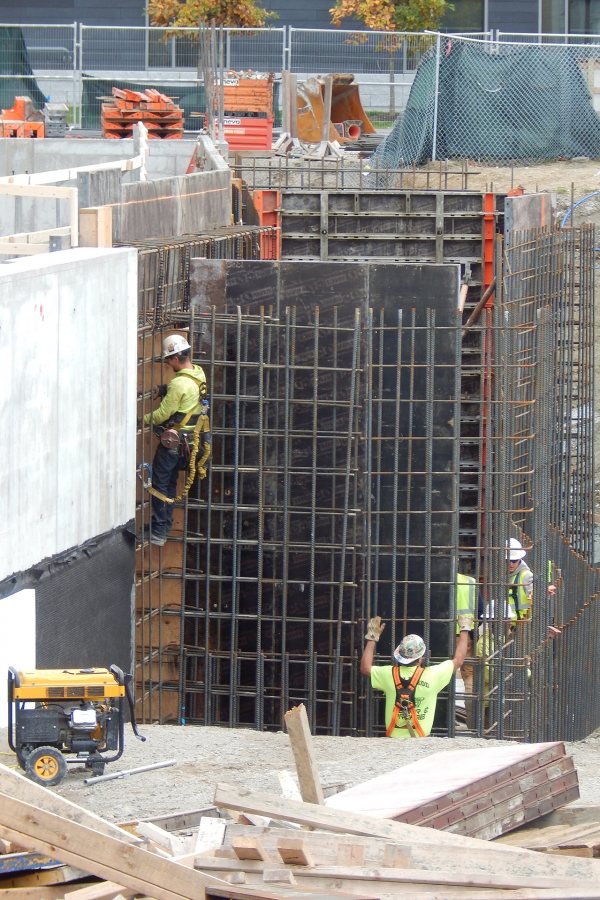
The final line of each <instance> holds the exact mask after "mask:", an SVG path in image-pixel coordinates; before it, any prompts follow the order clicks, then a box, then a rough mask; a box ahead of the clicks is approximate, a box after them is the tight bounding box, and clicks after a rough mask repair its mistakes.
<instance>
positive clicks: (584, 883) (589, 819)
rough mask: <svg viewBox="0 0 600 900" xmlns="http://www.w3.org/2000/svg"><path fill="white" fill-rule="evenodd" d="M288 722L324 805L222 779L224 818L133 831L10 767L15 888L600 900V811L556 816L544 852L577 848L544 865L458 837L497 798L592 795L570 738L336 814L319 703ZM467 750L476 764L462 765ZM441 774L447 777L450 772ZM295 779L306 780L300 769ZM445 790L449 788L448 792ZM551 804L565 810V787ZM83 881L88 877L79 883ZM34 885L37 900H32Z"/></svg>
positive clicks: (5, 776) (10, 872)
mask: <svg viewBox="0 0 600 900" xmlns="http://www.w3.org/2000/svg"><path fill="white" fill-rule="evenodd" d="M285 722H286V726H287V729H288V733H289V737H290V742H291V745H292V750H293V754H294V759H295V762H296V767H297V774H298V780H299V782H300V788H301V792H302V796H305V797H306V796H310V797H312V798H313V802H305V801H303V800H301V799H299V792H297V791H296V790H295V786H294V785H293V784H292V787H294V790H291V791H290V790H289V789H288V790H287V791H286V793H287V794H288V796H286V797H282V798H280V797H275V796H270V795H266V794H259V793H252V792H250V791H248V790H246V789H244V788H237V789H236V788H233V787H231V786H229V785H218V786H217V789H216V792H215V796H214V804H215V807H216V809H215V808H213V809H202V810H196V811H192V812H188V813H180V814H175V815H170V816H162V817H160V818H157V819H155V820H146V821H141V822H138V823H129V824H128V825H127V830H126V829H125V828H124V827H120V826H117V825H113V824H111V823H109V822H106V821H104V820H103V819H100V818H99V817H97V816H95V815H94V814H92V813H89V812H87V811H86V810H84V809H82V808H81V807H78V806H76V805H75V804H73V803H70V802H69V801H67V800H65V799H63V798H61V797H59V796H56V795H55V794H53V793H52V792H50V791H49V790H47V789H45V788H43V787H41V786H39V785H36V784H34V783H32V782H30V781H28V780H27V779H25V778H24V777H23V776H21V775H20V774H18V773H16V772H13V771H11V770H9V769H6V768H4V767H3V766H0V838H1V839H2V841H3V844H2V847H1V848H0V852H1V850H2V849H4V851H5V853H7V852H11V851H13V855H14V857H15V858H14V860H8V861H7V864H6V866H2V864H1V863H0V890H1V889H2V888H3V887H11V888H27V890H28V900H37V898H39V900H42V898H43V900H46V898H51V900H54V898H63V897H66V893H67V892H71V891H73V890H74V889H75V891H76V895H74V896H73V897H70V900H111V898H113V900H116V898H117V897H121V896H123V897H127V898H129V897H132V896H133V895H134V894H135V895H136V896H138V897H139V896H140V895H141V896H142V897H156V898H158V900H183V898H190V900H191V898H194V900H195V898H201V897H205V898H213V897H215V898H216V897H225V898H231V900H233V898H235V900H245V898H251V897H261V898H265V900H285V898H297V900H300V898H304V897H308V896H310V897H311V898H322V900H325V898H335V897H347V898H350V897H352V898H357V897H361V898H364V900H376V898H379V900H385V898H392V897H407V896H413V895H416V894H418V896H419V898H430V900H433V898H442V897H443V898H457V900H458V898H459V897H474V898H475V897H481V896H485V897H490V898H496V897H503V898H509V900H525V898H547V900H554V898H564V900H567V898H569V900H574V898H581V900H587V898H599V900H600V887H598V885H600V861H597V860H595V859H592V858H585V857H591V856H592V854H593V849H594V846H595V844H594V843H593V842H594V841H596V840H600V811H596V813H598V814H597V815H595V812H594V811H593V810H588V811H586V814H585V816H582V817H581V818H575V819H574V820H573V821H571V820H568V819H565V815H566V811H564V810H562V811H560V812H554V813H553V814H552V815H553V816H554V817H555V818H557V817H559V816H562V817H563V818H561V819H559V820H557V821H552V825H551V826H549V830H548V828H546V829H542V828H540V829H539V834H538V839H537V840H533V838H532V837H531V835H530V836H529V837H526V838H525V840H526V841H527V843H528V845H529V844H531V843H536V844H538V845H540V847H539V848H540V849H542V846H541V845H542V844H543V838H542V837H541V835H542V832H543V831H544V830H545V831H546V832H548V833H549V834H550V832H551V843H552V841H554V842H555V843H556V841H557V840H559V831H560V830H561V829H562V838H563V839H564V840H565V841H567V842H570V843H568V846H566V847H564V848H562V847H560V846H557V847H556V848H552V850H561V849H565V850H567V851H568V850H569V849H571V850H574V851H575V852H574V853H572V854H571V855H570V858H569V859H568V860H565V859H563V858H561V854H560V853H557V852H552V850H551V851H550V852H549V853H548V854H544V855H540V854H539V853H535V852H533V851H532V850H530V849H523V848H522V847H521V846H507V845H506V844H504V843H500V842H493V843H491V842H489V841H485V840H481V839H478V838H473V837H468V836H463V835H462V834H451V833H449V831H450V830H451V829H452V828H453V827H454V825H455V824H456V820H455V814H457V813H462V812H464V813H465V815H464V816H463V819H464V821H466V822H469V823H470V825H472V824H473V822H474V821H475V819H476V818H477V816H476V814H475V813H474V812H473V810H471V812H473V815H472V816H469V814H468V813H469V809H470V806H474V807H476V806H479V808H480V809H481V810H482V812H483V814H484V815H485V814H486V812H487V810H488V809H489V803H487V800H488V799H489V797H490V796H491V797H493V799H494V800H495V801H496V803H497V804H498V806H499V808H503V802H504V801H508V802H509V803H511V804H512V807H511V808H514V809H520V805H519V803H520V798H522V797H526V796H527V795H528V794H531V796H533V794H532V792H533V793H536V792H537V795H538V801H537V802H538V805H539V807H540V808H543V806H544V800H545V799H547V793H548V791H547V787H548V785H549V784H550V783H551V782H553V781H554V782H557V783H558V782H561V783H562V782H565V781H566V782H569V783H570V781H572V779H573V777H574V778H575V785H576V774H575V772H574V769H573V767H572V761H571V760H570V758H568V757H566V755H565V748H564V745H563V744H561V743H553V744H542V745H530V746H527V745H518V744H515V745H513V746H511V745H508V746H506V745H505V746H503V747H499V748H496V747H492V748H489V749H478V750H475V751H469V750H463V751H448V752H446V753H442V754H439V753H438V754H434V755H432V756H429V757H426V758H424V759H422V760H421V761H420V762H421V763H423V764H425V763H429V765H422V766H421V777H420V778H417V777H416V775H415V771H414V766H407V767H405V768H404V769H400V770H396V771H395V772H393V773H391V775H389V776H382V779H375V780H373V781H371V782H367V783H366V784H363V785H359V786H358V787H357V788H355V789H353V790H349V791H343V792H341V793H340V794H338V795H337V805H336V798H332V799H330V800H326V801H325V805H324V803H323V792H322V788H321V784H320V779H319V775H318V772H317V766H316V761H315V757H314V754H313V748H312V738H311V735H310V728H309V724H308V718H307V715H306V710H305V708H304V706H303V705H300V706H297V707H295V708H293V709H292V710H290V711H289V712H288V713H286V715H285ZM473 754H475V755H473ZM458 756H462V757H463V758H464V762H463V763H462V764H459V762H458ZM565 760H569V763H570V764H571V766H570V768H569V766H568V765H567V764H566V762H565ZM567 770H568V771H567ZM436 771H437V772H439V773H441V774H440V775H439V777H437V778H436V777H435V775H434V773H435V772H436ZM565 773H566V774H565ZM402 775H403V777H401V776H402ZM542 776H543V777H542ZM386 778H387V779H388V787H387V792H388V796H387V797H386V795H385V793H383V792H382V791H381V790H379V791H375V794H374V795H373V796H375V797H376V798H380V801H381V802H379V803H378V804H377V803H373V801H372V799H371V804H370V805H371V808H370V810H369V814H367V813H366V812H365V811H364V810H363V809H360V808H359V807H358V803H357V797H360V796H362V797H363V798H364V797H365V796H367V797H369V796H371V795H372V792H373V785H374V784H377V783H378V782H380V783H381V784H383V782H384V780H385V779H386ZM287 781H292V782H293V779H291V777H290V776H289V775H288V777H287V779H286V783H287ZM444 783H445V785H446V790H445V792H443V791H441V790H440V786H442V785H443V784H444ZM436 785H437V787H436ZM565 790H567V791H568V790H573V789H572V788H569V787H568V786H567V785H566V784H563V790H562V794H563V795H564V793H565ZM540 792H541V793H540ZM290 794H292V795H294V794H295V796H296V797H297V798H298V799H294V797H293V796H292V798H290V796H289V795H290ZM550 794H551V796H552V798H553V802H558V800H557V798H558V797H559V796H560V795H561V791H551V792H550ZM394 796H399V797H400V798H401V799H402V804H401V806H400V809H401V810H404V815H405V816H406V817H408V818H412V819H413V820H414V821H418V822H420V823H421V824H429V825H431V824H432V821H431V819H432V810H433V809H434V807H437V809H438V816H437V819H436V822H435V823H433V824H434V827H425V828H423V827H420V826H419V825H416V824H407V823H406V822H400V821H393V820H391V819H389V818H382V814H389V812H390V811H392V812H396V813H397V807H396V806H394V803H395V801H394V800H393V797H394ZM384 801H385V803H384ZM386 804H387V806H386ZM334 807H335V808H334ZM340 807H346V808H340ZM384 807H385V808H384ZM524 808H525V809H526V810H527V809H528V805H527V804H524ZM419 809H420V810H421V812H422V815H418V810H419ZM217 810H218V811H220V812H217ZM401 814H402V813H401ZM507 821H508V822H509V826H510V827H512V828H514V827H515V826H514V816H513V817H512V818H511V816H510V815H508V816H507ZM480 825H481V823H480ZM298 826H304V828H308V829H310V830H308V831H307V830H299V828H298ZM440 829H445V830H440ZM569 829H575V831H573V830H571V831H569ZM531 831H533V829H528V832H531ZM517 835H518V833H515V838H516V837H517ZM586 840H587V841H588V843H587V844H585V843H584V842H585V841H586ZM11 842H14V843H13V844H12V845H11ZM577 842H579V843H578V844H577V846H576V847H574V846H572V845H573V844H574V843H577ZM515 843H516V841H515ZM14 845H17V846H14ZM582 848H583V849H582ZM18 851H20V852H18ZM17 857H19V859H18V861H17V859H16V858H17ZM577 857H580V858H577ZM581 857H582V858H581ZM1 859H2V857H0V860H1ZM27 866H29V871H27ZM3 873H4V874H3ZM31 879H33V880H31ZM75 879H77V880H78V881H79V882H80V883H79V884H78V885H77V886H75V885H69V883H70V882H72V881H73V880H75ZM32 885H35V886H36V888H35V893H30V892H31V891H32V890H34V888H33V887H32ZM40 885H43V888H41V889H39V890H38V888H37V886H40ZM6 896H7V898H8V900H11V895H10V894H7V895H6ZM17 896H20V894H19V895H17V894H15V895H14V898H15V900H17Z"/></svg>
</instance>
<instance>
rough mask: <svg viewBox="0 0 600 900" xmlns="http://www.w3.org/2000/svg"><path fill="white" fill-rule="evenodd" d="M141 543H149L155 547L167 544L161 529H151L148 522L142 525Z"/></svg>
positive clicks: (164, 533)
mask: <svg viewBox="0 0 600 900" xmlns="http://www.w3.org/2000/svg"><path fill="white" fill-rule="evenodd" d="M142 541H144V542H145V541H150V543H151V544H154V546H155V547H164V546H165V544H166V543H167V535H166V532H163V531H162V530H161V529H156V528H153V527H152V523H151V522H149V523H147V524H146V525H144V530H143V533H142Z"/></svg>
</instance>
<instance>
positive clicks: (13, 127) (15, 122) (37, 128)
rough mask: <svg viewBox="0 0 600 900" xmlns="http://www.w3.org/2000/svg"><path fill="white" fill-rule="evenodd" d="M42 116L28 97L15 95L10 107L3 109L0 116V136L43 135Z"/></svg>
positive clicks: (30, 136) (26, 136) (35, 136)
mask: <svg viewBox="0 0 600 900" xmlns="http://www.w3.org/2000/svg"><path fill="white" fill-rule="evenodd" d="M43 119H44V117H43V115H42V113H41V112H39V111H38V110H37V109H36V108H35V106H34V105H33V102H32V100H31V98H30V97H15V102H14V105H13V106H12V107H11V108H10V109H3V110H2V115H1V116H0V137H7V138H9V137H25V138H37V137H42V138H43V137H44V134H45V129H44V121H43Z"/></svg>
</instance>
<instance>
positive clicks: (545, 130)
mask: <svg viewBox="0 0 600 900" xmlns="http://www.w3.org/2000/svg"><path fill="white" fill-rule="evenodd" d="M596 68H597V69H598V70H599V71H600V47H597V46H593V45H587V46H583V45H560V46H556V45H543V44H502V43H497V42H483V41H464V40H460V39H458V38H456V37H443V38H442V40H441V42H440V52H439V54H438V53H437V52H436V50H432V51H431V53H430V54H429V55H427V56H426V57H424V58H423V60H422V61H421V64H420V65H419V68H418V70H417V72H416V75H415V80H414V83H413V85H412V88H411V91H410V95H409V99H408V103H407V107H406V110H405V112H404V114H403V115H402V116H401V117H400V118H399V119H398V120H397V121H396V123H395V125H394V127H393V129H392V131H391V132H390V134H389V135H388V136H387V137H386V139H385V140H384V141H383V142H382V143H381V144H380V146H379V147H378V148H377V150H376V152H375V153H374V155H373V158H372V164H373V165H374V166H377V167H380V168H402V167H403V166H406V165H413V164H416V165H422V164H424V163H426V162H428V161H429V160H431V159H432V158H434V127H435V158H436V159H468V160H474V161H481V162H490V163H507V162H541V161H546V160H553V159H559V158H561V157H563V158H568V159H570V158H573V157H576V156H588V157H592V158H595V157H599V156H600V117H599V116H598V114H597V113H596V111H595V109H594V104H593V99H592V94H591V93H590V90H589V87H588V85H592V84H593V79H594V72H595V70H596ZM436 69H437V70H438V79H437V91H438V99H437V121H436V103H435V94H436Z"/></svg>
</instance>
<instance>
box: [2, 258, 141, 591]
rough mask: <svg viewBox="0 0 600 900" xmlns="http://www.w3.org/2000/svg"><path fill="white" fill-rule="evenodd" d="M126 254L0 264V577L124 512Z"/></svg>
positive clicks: (117, 522)
mask: <svg viewBox="0 0 600 900" xmlns="http://www.w3.org/2000/svg"><path fill="white" fill-rule="evenodd" d="M136 312H137V252H136V251H134V250H130V249H119V250H82V249H80V250H69V251H64V252H61V253H55V254H52V255H47V256H44V257H43V258H40V257H37V258H27V259H20V260H14V261H12V262H10V263H7V264H5V265H3V266H2V267H0V355H1V358H2V360H3V363H4V365H3V369H4V372H3V378H2V381H3V390H2V392H1V394H0V415H1V420H2V422H3V423H4V424H3V432H2V452H3V459H4V465H3V467H2V471H1V472H0V496H2V498H3V507H4V514H3V516H2V520H1V521H0V580H2V579H4V578H6V577H8V576H10V575H11V574H12V573H15V572H21V571H25V570H27V569H29V568H31V567H32V566H35V565H36V564H37V563H39V562H40V561H42V560H44V559H47V558H49V557H53V556H55V555H56V554H60V553H63V552H64V551H66V550H68V549H69V548H71V547H77V546H79V545H81V544H82V543H84V542H85V541H87V540H89V539H91V538H94V537H95V536H96V535H99V534H103V533H106V532H110V531H112V530H113V529H115V528H118V527H119V526H123V525H124V524H125V523H127V522H128V521H129V520H131V519H132V518H133V517H134V514H135V485H134V482H135V415H136V411H135V384H136V347H135V335H136Z"/></svg>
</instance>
